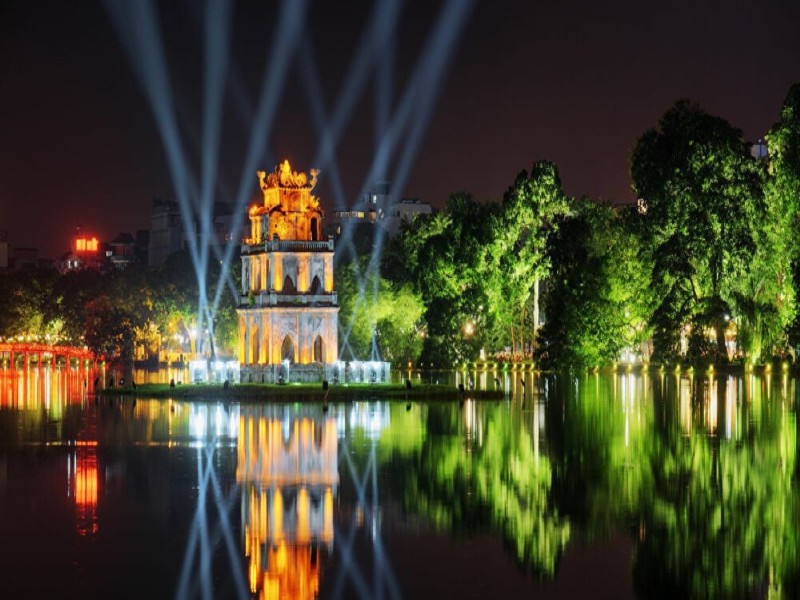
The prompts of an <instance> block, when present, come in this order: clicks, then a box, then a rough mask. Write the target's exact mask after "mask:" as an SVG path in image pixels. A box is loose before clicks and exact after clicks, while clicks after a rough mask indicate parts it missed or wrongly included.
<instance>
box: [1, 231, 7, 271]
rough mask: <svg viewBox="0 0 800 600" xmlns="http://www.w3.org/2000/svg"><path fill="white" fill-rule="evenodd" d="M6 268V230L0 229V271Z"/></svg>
mask: <svg viewBox="0 0 800 600" xmlns="http://www.w3.org/2000/svg"><path fill="white" fill-rule="evenodd" d="M6 269H8V232H7V231H5V230H0V271H5V270H6Z"/></svg>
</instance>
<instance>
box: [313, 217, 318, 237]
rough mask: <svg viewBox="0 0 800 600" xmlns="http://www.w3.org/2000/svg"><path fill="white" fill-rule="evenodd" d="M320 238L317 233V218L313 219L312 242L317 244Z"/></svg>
mask: <svg viewBox="0 0 800 600" xmlns="http://www.w3.org/2000/svg"><path fill="white" fill-rule="evenodd" d="M318 237H319V233H318V232H317V217H311V241H313V242H316V241H317V238H318Z"/></svg>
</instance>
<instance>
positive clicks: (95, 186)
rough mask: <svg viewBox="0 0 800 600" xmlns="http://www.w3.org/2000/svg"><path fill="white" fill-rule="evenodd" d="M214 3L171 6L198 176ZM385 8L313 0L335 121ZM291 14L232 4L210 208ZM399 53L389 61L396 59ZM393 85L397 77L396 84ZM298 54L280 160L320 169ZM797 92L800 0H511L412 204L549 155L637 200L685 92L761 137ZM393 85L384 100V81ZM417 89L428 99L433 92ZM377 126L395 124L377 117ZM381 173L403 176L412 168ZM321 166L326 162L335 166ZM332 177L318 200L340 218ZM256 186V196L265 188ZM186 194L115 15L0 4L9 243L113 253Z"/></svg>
mask: <svg viewBox="0 0 800 600" xmlns="http://www.w3.org/2000/svg"><path fill="white" fill-rule="evenodd" d="M202 4H203V3H195V2H190V1H189V0H174V1H171V2H163V3H160V4H159V16H160V22H161V33H162V38H163V40H164V48H165V51H166V58H167V62H168V66H169V73H170V81H171V84H172V86H173V98H174V99H175V104H176V114H177V115H178V118H179V121H180V122H179V128H180V131H181V139H182V144H183V148H184V151H185V152H186V153H187V155H188V157H189V164H190V165H191V166H192V168H193V171H194V172H193V175H192V176H193V178H194V179H195V180H196V181H198V182H199V177H200V175H199V174H200V168H199V147H200V143H201V134H200V131H201V127H200V124H201V117H200V115H201V111H202V106H203V104H202V97H203V95H202V90H203V87H202V81H203V52H202V48H203V35H202V23H203V12H202ZM444 4H445V3H440V2H427V1H424V2H423V1H414V0H409V1H408V2H406V5H405V7H404V9H403V11H402V13H401V16H400V19H399V21H398V24H397V27H396V30H395V32H396V35H395V37H394V42H393V44H391V45H387V47H393V49H394V52H393V54H390V55H381V56H379V57H378V58H376V63H377V64H379V65H380V67H381V70H380V71H376V73H380V75H373V76H371V77H370V78H369V80H368V81H367V85H366V87H364V89H362V90H360V93H359V94H358V95H357V96H356V98H355V101H356V103H355V104H354V109H353V111H352V113H351V118H350V119H349V120H348V121H347V128H346V129H345V130H344V133H343V136H342V138H341V140H340V143H339V144H338V146H337V149H336V156H335V159H336V162H337V164H338V166H339V168H340V170H341V173H342V180H343V184H344V191H345V196H346V197H347V199H348V201H349V202H352V200H353V199H355V197H356V195H357V193H358V191H359V189H360V188H361V187H362V185H363V184H364V183H366V182H365V181H364V178H365V177H366V174H367V172H368V171H369V167H370V164H371V161H372V157H373V153H374V148H375V137H376V127H375V123H376V120H377V117H376V110H375V106H376V103H375V97H376V90H377V89H379V88H378V85H377V82H378V81H379V80H381V79H382V80H383V81H391V83H392V97H393V102H392V104H393V105H394V106H392V107H391V108H392V109H394V108H396V107H397V105H398V104H399V98H401V97H402V96H403V94H404V92H405V90H406V88H407V85H408V82H409V81H410V80H411V78H412V74H413V73H414V70H415V68H416V66H417V59H418V57H419V56H420V54H421V51H422V49H423V48H424V46H425V44H426V38H427V36H428V34H429V33H430V32H431V31H432V30H433V25H434V22H435V21H436V18H437V15H438V14H439V12H440V9H441V7H442V6H443V5H444ZM372 10H373V5H372V3H370V2H333V1H329V2H312V4H311V6H310V8H309V11H308V14H307V16H306V27H305V30H304V31H305V33H304V35H303V38H302V40H301V44H303V45H306V46H308V47H310V48H311V50H312V53H311V56H313V57H314V59H315V62H316V66H317V68H318V70H319V73H320V76H319V81H318V82H317V85H318V97H319V98H321V99H322V100H323V103H324V106H325V110H326V111H327V112H328V113H331V112H332V111H333V107H334V106H335V104H336V102H337V98H338V97H339V95H340V92H341V89H340V88H341V85H342V81H343V80H344V79H345V75H346V73H347V72H348V68H349V66H350V65H351V63H352V60H353V57H354V54H355V50H356V47H357V45H358V42H359V39H360V37H361V34H362V31H363V30H364V28H365V24H366V23H367V20H368V18H369V15H370V13H371V11H372ZM278 12H279V11H278V8H277V6H275V5H274V4H273V3H268V2H251V3H237V4H236V7H235V11H234V14H233V21H232V30H231V31H232V34H231V53H232V54H231V59H232V64H233V65H234V67H233V68H232V69H231V70H230V75H229V77H228V85H227V86H226V95H225V102H226V104H225V111H224V118H223V122H222V131H223V133H222V139H221V147H220V152H221V157H220V161H219V165H220V178H219V182H218V184H219V185H218V187H217V189H216V193H215V197H216V198H218V199H228V200H232V199H233V198H234V197H235V196H236V192H237V190H238V189H239V187H240V178H241V176H242V167H243V163H244V156H245V153H246V148H247V145H248V143H249V142H250V137H251V131H252V129H251V125H250V122H249V121H248V119H249V118H250V117H251V115H252V111H253V106H254V105H255V104H256V100H257V97H258V90H259V89H260V86H261V80H262V76H263V72H264V69H265V65H266V63H267V55H268V50H269V48H270V47H271V45H272V42H273V37H274V35H275V31H274V29H275V23H276V22H277V19H278ZM391 57H393V59H390V58H391ZM387 73H388V74H389V76H390V77H382V76H385V75H386V74H387ZM304 81H305V80H304V79H303V76H302V70H301V69H300V67H299V60H293V62H292V63H291V64H290V67H289V72H288V76H287V78H286V80H285V85H284V86H283V88H282V90H279V91H281V96H280V97H281V100H280V104H279V109H278V112H277V114H276V115H275V119H274V122H273V127H272V131H271V134H270V135H269V136H268V138H267V140H268V144H267V148H268V150H267V151H266V152H265V153H264V156H263V159H262V160H261V161H260V163H259V168H263V169H265V170H271V169H272V168H273V167H274V166H275V163H276V161H277V160H278V159H282V158H284V157H286V158H289V159H290V160H291V161H292V164H293V167H294V168H295V169H302V170H307V169H308V168H310V167H313V166H321V165H314V164H311V161H312V160H313V159H314V158H315V156H316V155H317V152H318V149H319V136H318V134H317V132H316V129H315V126H314V121H313V119H312V117H311V113H310V111H309V104H308V102H307V97H306V93H305V87H304ZM795 81H800V2H797V1H796V0H795V1H789V0H787V1H785V2H778V1H767V2H752V1H751V2H683V1H680V2H663V3H647V2H640V1H637V2H633V1H625V2H612V3H602V2H527V1H520V2H502V1H500V0H495V1H490V0H483V1H480V0H478V1H477V2H476V3H475V4H474V5H473V7H472V9H471V10H470V12H469V15H468V17H467V19H466V22H465V24H464V26H463V28H462V29H461V31H460V35H459V36H458V38H457V42H456V43H455V45H454V46H453V47H452V54H451V60H450V61H449V63H448V64H447V68H446V70H445V71H443V72H442V73H440V75H439V77H437V78H436V80H435V81H432V82H426V85H429V84H430V85H433V84H436V83H438V84H439V88H438V92H439V93H438V95H436V101H435V104H434V105H433V106H432V108H433V110H432V112H431V114H430V121H429V123H428V126H427V127H426V128H425V134H424V137H422V138H421V140H420V144H419V147H418V151H417V152H416V153H415V157H414V160H413V163H412V164H413V168H412V169H411V170H410V172H409V174H408V177H407V180H406V181H405V185H404V186H403V189H402V191H401V193H402V195H404V196H412V197H418V198H421V199H423V200H427V201H429V202H431V203H432V204H434V206H440V207H441V206H443V205H444V202H445V200H446V198H447V196H448V194H450V193H451V192H454V191H468V192H471V193H472V194H473V195H474V196H475V197H476V198H478V199H480V200H484V199H493V200H499V199H500V198H501V197H502V194H503V192H504V191H505V190H506V188H507V187H508V186H509V185H510V184H511V182H512V181H513V180H514V177H515V176H516V174H517V173H518V172H519V171H520V170H522V169H528V168H530V166H531V164H532V163H533V162H534V161H536V160H539V159H543V158H546V159H549V160H552V161H554V162H555V163H556V164H557V165H558V167H559V169H560V172H561V177H562V181H563V183H564V187H565V189H566V191H567V193H569V194H572V195H582V194H586V195H589V196H591V197H593V198H606V199H611V200H616V201H631V200H633V194H632V192H631V190H630V181H629V174H628V161H629V155H630V151H631V148H632V147H633V145H634V143H635V142H636V139H637V137H638V136H639V135H641V134H642V133H643V132H644V131H645V130H646V129H647V128H649V127H653V126H655V125H656V124H657V121H658V118H659V117H660V116H661V115H662V114H663V113H664V111H665V110H666V109H667V108H669V106H671V105H672V104H673V103H674V102H675V100H677V99H678V98H682V97H686V98H690V99H692V100H696V101H698V102H699V103H700V104H701V105H702V106H703V107H704V108H705V109H706V110H707V111H708V112H710V113H713V114H716V115H719V116H721V117H723V118H725V119H727V120H729V121H730V122H731V123H732V124H733V125H735V126H737V127H739V128H741V129H742V130H743V133H744V136H745V138H746V139H749V140H755V139H757V138H758V137H760V136H762V135H763V134H764V133H765V132H766V130H767V129H768V128H769V127H770V126H771V125H772V124H773V123H774V122H775V121H776V120H777V119H778V116H779V111H780V106H781V103H782V102H783V99H784V97H785V95H786V92H787V91H788V88H789V86H790V84H791V83H792V82H795ZM384 89H385V88H384ZM422 95H424V94H421V95H420V97H422ZM377 113H378V114H380V111H377ZM405 143H407V140H406V141H405V142H401V144H400V146H399V147H398V149H397V152H396V153H395V154H394V158H395V160H394V161H393V162H392V163H391V167H390V168H389V169H388V171H387V172H386V173H385V174H384V176H385V177H386V178H388V179H393V178H394V173H395V170H396V168H397V164H398V162H399V160H398V157H399V156H401V155H402V150H403V148H404V144H405ZM323 169H324V168H323ZM328 175H330V168H328V169H324V170H323V173H322V175H321V178H320V185H319V186H318V187H317V193H318V194H319V195H320V196H321V197H322V200H323V203H324V205H325V206H327V207H328V208H329V209H332V208H333V206H334V195H335V194H334V193H333V192H332V190H331V188H330V185H329V182H330V179H329V178H326V176H328ZM248 177H249V180H247V181H245V183H246V184H247V186H249V187H247V188H246V193H247V196H248V198H255V197H256V192H257V178H256V175H255V173H252V174H249V175H248ZM155 196H159V197H162V198H165V199H173V198H175V191H174V189H173V185H172V181H171V178H170V172H169V169H168V168H167V161H166V158H165V152H164V149H163V145H162V142H161V137H160V136H159V132H158V129H157V126H156V121H155V119H154V117H153V113H152V111H151V109H150V105H149V104H148V102H147V100H146V97H145V94H144V93H143V89H142V87H141V86H140V84H139V81H138V80H137V78H136V76H135V74H134V70H133V69H132V67H131V63H130V61H129V60H128V58H127V56H126V54H125V53H124V51H123V47H122V45H121V43H120V40H119V38H118V35H117V30H116V29H115V28H114V26H113V25H112V22H111V19H110V17H109V13H108V12H107V10H106V8H105V5H104V4H103V3H102V2H96V1H94V0H85V1H79V2H65V1H63V0H61V1H53V2H37V1H30V0H28V1H20V2H11V1H9V0H6V1H5V2H3V3H2V7H0V230H7V231H8V238H9V243H10V245H11V247H12V248H14V247H24V246H36V247H38V248H39V249H40V251H41V255H42V256H44V257H50V258H55V257H57V256H58V255H60V254H61V253H63V252H64V251H66V250H67V248H68V245H69V239H70V235H71V234H72V232H73V231H74V229H75V227H76V226H78V225H80V226H82V227H83V228H84V229H85V230H87V231H89V232H91V233H95V234H96V235H97V236H98V237H99V238H101V239H102V240H110V239H112V238H113V237H115V236H116V235H117V234H118V233H119V232H122V231H127V232H130V233H134V232H135V231H136V230H137V229H146V228H148V227H149V224H150V210H151V203H152V198H153V197H155Z"/></svg>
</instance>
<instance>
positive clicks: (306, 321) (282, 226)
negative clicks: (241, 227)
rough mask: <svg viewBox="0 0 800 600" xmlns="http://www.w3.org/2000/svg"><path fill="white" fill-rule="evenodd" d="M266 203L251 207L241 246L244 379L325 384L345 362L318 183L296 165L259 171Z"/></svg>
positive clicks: (330, 250)
mask: <svg viewBox="0 0 800 600" xmlns="http://www.w3.org/2000/svg"><path fill="white" fill-rule="evenodd" d="M258 178H259V181H260V184H261V191H262V192H263V194H264V202H263V203H259V204H255V205H253V206H251V207H250V210H249V216H250V237H249V238H248V239H246V240H244V243H243V244H242V290H241V291H242V296H241V301H240V303H239V308H238V309H237V311H236V312H237V313H238V316H239V348H238V354H239V363H240V365H241V367H240V368H241V371H240V372H241V376H242V381H243V382H247V381H254V382H256V381H258V382H261V381H264V382H279V381H290V380H291V381H319V380H320V379H322V378H325V377H326V374H325V373H326V366H327V367H329V368H330V367H332V365H333V363H335V361H336V359H337V356H338V342H337V335H338V331H337V330H338V314H339V306H338V304H337V299H336V292H335V291H334V285H333V239H327V240H322V216H323V213H322V209H321V208H320V206H319V200H318V199H317V198H316V197H315V196H313V195H312V194H311V190H312V189H314V185H315V184H316V181H317V171H316V170H314V169H312V170H311V179H310V180H309V178H308V177H307V176H306V174H305V173H297V172H295V171H292V169H291V166H290V165H289V161H284V162H283V164H281V165H280V166H278V167H277V168H276V169H275V172H274V173H269V174H267V173H265V172H264V171H259V172H258Z"/></svg>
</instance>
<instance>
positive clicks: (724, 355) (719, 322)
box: [714, 316, 728, 363]
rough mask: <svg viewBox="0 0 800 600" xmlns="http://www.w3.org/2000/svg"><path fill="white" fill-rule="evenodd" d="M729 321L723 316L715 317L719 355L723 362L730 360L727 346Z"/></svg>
mask: <svg viewBox="0 0 800 600" xmlns="http://www.w3.org/2000/svg"><path fill="white" fill-rule="evenodd" d="M726 325H727V323H726V322H725V319H724V318H722V317H721V316H717V317H715V318H714V331H715V332H716V334H717V355H718V360H719V361H720V362H722V363H726V362H728V348H727V347H726V346H725V326H726Z"/></svg>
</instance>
